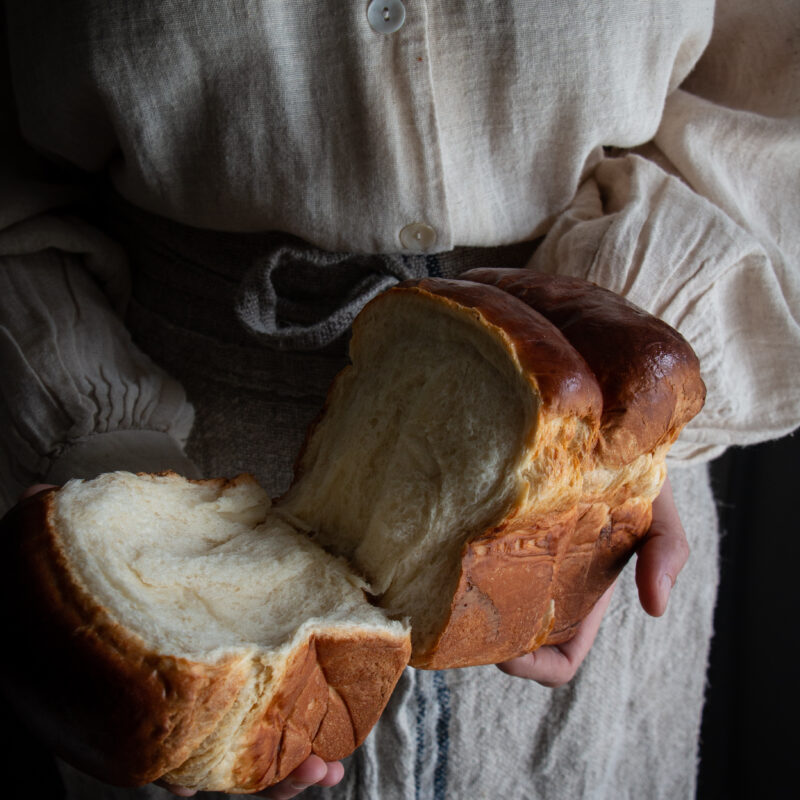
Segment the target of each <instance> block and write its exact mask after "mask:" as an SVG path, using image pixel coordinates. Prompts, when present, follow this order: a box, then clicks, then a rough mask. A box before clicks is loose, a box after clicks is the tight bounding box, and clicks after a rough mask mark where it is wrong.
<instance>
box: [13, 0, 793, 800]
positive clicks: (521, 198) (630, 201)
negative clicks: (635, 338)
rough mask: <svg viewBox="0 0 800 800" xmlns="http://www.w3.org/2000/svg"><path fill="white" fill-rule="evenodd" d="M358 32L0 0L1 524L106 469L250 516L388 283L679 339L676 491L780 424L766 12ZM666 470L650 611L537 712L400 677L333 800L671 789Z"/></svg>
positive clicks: (677, 658) (695, 651) (620, 13)
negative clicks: (365, 305) (580, 293)
mask: <svg viewBox="0 0 800 800" xmlns="http://www.w3.org/2000/svg"><path fill="white" fill-rule="evenodd" d="M366 5H367V4H366V2H361V1H360V0H359V1H358V2H339V0H320V2H316V3H313V4H308V3H289V2H278V1H277V0H257V2H250V1H248V2H245V0H232V2H229V3H215V2H211V0H200V1H198V2H191V3H189V2H185V1H183V0H170V2H156V0H142V2H138V3H136V4H130V3H122V2H120V1H119V0H112V1H111V2H108V1H106V2H99V0H75V2H71V3H53V2H47V1H46V0H6V2H5V13H6V22H7V29H8V50H9V54H8V59H7V61H8V65H9V66H10V75H9V77H8V81H3V82H0V103H2V105H3V108H2V112H0V129H1V130H0V164H2V173H0V177H1V178H2V183H0V365H2V371H3V372H2V374H3V381H2V382H0V504H2V507H3V508H6V507H8V506H10V505H11V504H12V503H13V502H14V501H15V499H16V497H17V496H18V494H19V492H20V491H21V490H22V489H24V488H25V487H26V486H28V485H29V484H31V483H33V482H35V481H39V480H42V479H44V480H52V481H56V482H60V481H62V480H64V479H65V478H67V477H70V476H73V477H81V476H89V475H93V474H96V473H98V472H102V471H105V470H109V469H124V468H128V469H136V470H139V469H145V470H159V469H164V468H166V467H170V466H172V467H173V468H175V469H177V470H178V471H181V472H184V473H186V474H204V475H221V474H231V473H232V472H235V471H238V470H248V471H252V472H255V473H256V474H257V475H258V477H259V478H260V479H261V480H262V481H264V483H265V485H266V486H267V487H268V488H269V489H270V491H273V492H277V491H280V490H281V487H284V486H285V484H286V481H287V479H288V474H289V472H288V470H289V466H290V463H291V461H292V459H293V458H294V455H295V453H296V448H297V447H299V442H300V439H301V438H302V432H303V431H304V429H305V425H306V423H307V422H308V421H309V420H310V419H312V418H313V416H314V415H315V413H316V410H317V409H318V408H319V405H320V403H321V398H322V393H323V392H324V387H325V386H327V383H328V381H329V379H330V377H332V375H333V374H335V372H336V370H337V369H338V368H339V366H340V365H341V364H342V363H343V362H344V358H345V355H344V343H345V341H346V326H347V321H348V320H349V319H350V318H351V317H352V314H353V313H354V312H355V311H356V310H357V308H358V307H359V304H360V303H361V302H363V301H364V300H365V299H366V298H367V297H368V296H369V295H370V293H371V292H373V291H376V290H377V289H379V288H382V287H383V286H385V285H388V284H389V283H390V282H391V281H392V280H396V279H398V278H400V277H403V276H405V275H406V274H407V273H409V272H410V274H415V275H416V274H443V275H449V274H455V273H456V272H457V271H459V270H460V269H462V268H464V269H466V268H468V267H471V266H517V265H522V264H527V265H528V266H530V267H531V268H533V269H537V270H540V271H545V272H555V273H561V274H571V275H578V276H581V277H585V278H588V279H590V280H594V281H596V282H597V283H600V284H601V285H604V286H606V287H607V288H610V289H613V290H615V291H617V292H620V293H621V294H623V295H625V296H627V297H629V298H630V299H632V300H633V301H634V302H636V303H638V304H639V305H641V306H643V307H644V308H646V309H647V310H649V311H651V312H653V313H655V314H656V315H658V316H661V317H663V318H664V319H665V320H666V321H667V322H669V323H671V324H672V325H674V326H675V327H676V328H678V329H679V330H680V331H681V332H682V333H683V334H684V336H686V338H687V339H688V340H689V341H690V342H691V344H692V345H693V347H694V348H695V350H696V351H697V353H698V356H699V357H700V361H701V365H702V370H703V377H704V379H705V381H706V383H707V386H708V390H709V391H708V400H707V404H706V407H705V409H704V410H703V412H701V414H700V415H699V416H698V417H697V419H696V420H695V421H694V422H692V423H691V424H690V425H689V426H688V428H687V429H686V430H685V431H684V434H683V435H682V436H681V438H680V440H679V441H678V443H677V444H676V446H675V447H674V448H673V451H672V457H671V463H672V464H673V465H674V464H675V463H678V462H682V463H683V464H686V465H691V464H702V462H704V461H707V460H708V459H710V458H713V457H714V456H715V455H718V454H719V453H721V452H722V451H723V450H724V448H725V447H727V446H729V445H731V444H747V443H750V442H756V441H760V440H763V439H767V438H772V437H776V436H779V435H782V434H784V433H786V432H788V431H790V430H792V429H793V428H795V427H796V426H797V425H798V424H799V423H800V373H798V370H797V369H796V368H795V365H796V364H797V362H798V358H799V357H800V326H799V325H798V309H800V302H798V301H800V296H799V295H800V269H798V260H800V223H798V221H797V213H796V210H797V208H798V207H800V60H798V55H797V53H798V51H797V47H796V42H797V40H798V37H800V12H798V8H797V4H796V3H794V2H792V0H769V2H765V3H760V4H758V6H757V8H754V7H751V6H752V4H748V3H745V2H744V0H720V2H719V3H717V5H716V8H715V7H714V4H713V3H711V2H697V0H654V2H650V3H641V2H638V0H617V1H616V2H613V3H612V2H610V0H600V1H597V0H594V1H591V2H590V0H568V2H556V0H542V2H536V3H534V2H530V3H527V2H526V3H519V2H517V3H511V2H509V0H497V1H496V2H492V3H474V2H466V0H461V1H460V2H459V0H450V1H449V2H440V1H436V0H429V1H428V2H424V0H408V1H407V2H406V3H405V5H406V10H407V15H406V22H405V24H404V25H403V26H402V27H401V28H400V29H399V30H398V31H397V32H395V33H393V34H391V35H383V34H378V33H376V32H375V31H374V30H373V29H372V28H371V26H370V25H369V23H368V20H367V18H366ZM5 62H6V59H5V58H4V59H3V68H5V67H6V63H5ZM11 87H13V92H12V88H11ZM12 94H13V96H12ZM20 134H21V135H20ZM54 165H55V166H54ZM113 196H118V197H119V198H121V200H120V201H119V202H117V201H116V200H114V201H110V200H109V197H113ZM414 223H424V224H425V225H427V226H429V227H430V229H432V231H433V233H434V241H433V243H432V244H430V246H428V247H426V248H425V249H424V251H419V250H418V249H413V250H409V249H406V248H404V246H403V241H404V239H403V238H402V237H401V232H402V231H403V230H404V229H407V226H408V225H411V224H414ZM405 241H406V242H407V241H408V240H407V239H405ZM279 252H282V253H288V254H289V258H288V259H286V260H280V263H277V262H275V261H274V258H275V255H276V253H279ZM331 254H338V255H337V256H336V257H335V258H334V257H332V256H331ZM269 264H272V267H270V266H269ZM131 293H132V294H131ZM131 297H132V299H131ZM237 309H238V312H237ZM298 328H299V329H300V330H297V329H298ZM287 329H288V332H289V341H288V342H287V348H286V349H280V348H279V347H277V348H276V342H275V337H274V335H273V334H275V333H276V332H277V333H278V334H280V335H283V334H286V333H287ZM342 331H344V333H342ZM253 332H255V334H254V333H253ZM131 333H133V338H132V337H131ZM322 334H324V335H322ZM297 335H299V337H300V338H299V339H298V338H297ZM293 337H294V338H293ZM298 345H300V346H302V347H304V348H307V349H304V351H303V352H302V353H300V352H298V351H297V350H295V349H293V348H294V347H296V346H298ZM673 472H674V476H675V477H674V482H675V484H676V487H675V488H676V494H677V495H678V500H679V507H680V510H681V513H682V518H683V520H684V523H685V524H686V526H687V529H688V532H689V536H690V541H691V543H692V545H693V547H694V555H693V558H692V561H691V562H690V565H689V567H687V570H686V571H685V572H684V573H682V578H681V588H682V587H683V586H685V587H686V594H685V595H683V599H682V600H681V599H679V598H681V596H682V595H681V593H680V592H677V590H676V592H677V593H676V594H675V597H674V598H673V601H672V604H671V608H670V612H669V615H668V618H667V619H665V620H660V621H652V620H647V619H646V618H645V617H644V614H643V612H641V610H640V609H638V604H637V601H636V598H635V593H634V589H633V582H632V576H631V574H630V573H631V570H627V571H626V573H625V575H624V576H623V578H622V581H621V583H620V586H619V588H618V590H617V592H616V595H615V598H614V600H613V605H612V608H611V610H610V612H609V616H610V618H613V624H611V622H610V620H607V621H606V623H607V624H604V626H603V629H602V631H601V636H600V638H599V640H598V642H597V643H596V645H595V646H594V648H593V649H592V653H591V654H590V658H589V660H587V663H586V664H585V665H584V668H582V670H581V673H580V674H579V676H578V678H577V679H576V681H574V682H573V683H571V684H570V686H568V687H566V688H565V689H562V690H558V691H556V692H550V691H549V690H545V689H542V688H541V687H538V686H535V685H528V684H525V683H524V682H522V681H515V680H513V679H510V678H507V677H506V676H503V675H500V674H498V673H497V671H496V670H492V669H487V670H468V671H462V672H453V673H444V674H441V675H436V674H428V673H420V672H413V671H409V672H408V673H407V675H406V676H405V677H404V679H403V683H402V685H401V687H400V689H399V691H398V693H397V695H396V696H395V698H394V699H393V701H392V703H393V705H392V708H391V710H390V713H389V714H388V715H387V716H386V719H385V720H383V721H382V722H381V723H380V726H379V729H378V730H377V731H376V732H375V734H374V736H372V737H371V738H370V740H369V741H368V742H367V744H366V745H365V746H364V747H363V748H362V749H361V750H360V751H359V752H358V753H357V754H356V755H355V756H354V757H353V759H351V765H350V768H349V770H348V774H347V778H346V782H345V785H344V786H343V787H342V788H341V789H339V790H335V791H334V792H329V793H328V794H333V795H334V796H336V792H338V793H339V794H341V795H342V796H346V797H376V796H378V797H381V798H384V797H386V798H391V797H403V798H406V797H412V796H413V797H415V798H417V797H467V796H470V797H472V796H478V797H480V796H482V794H481V793H484V794H485V796H496V795H497V794H500V793H506V794H508V795H509V796H515V797H522V798H527V797H545V798H550V797H570V798H572V797H576V796H585V797H598V798H602V797H619V796H631V797H634V796H636V797H641V796H646V797H678V796H689V795H691V793H692V791H693V789H692V787H693V781H694V777H693V776H694V769H695V758H696V738H697V737H696V734H697V725H698V724H699V714H700V707H701V703H702V682H703V669H704V664H705V657H706V653H707V646H708V639H709V636H710V624H711V610H712V607H713V591H714V585H715V575H716V567H715V555H714V553H715V547H716V540H715V537H714V532H715V523H714V517H713V507H712V504H711V500H710V494H709V492H708V488H707V482H706V481H705V479H704V471H703V467H702V466H693V467H687V469H686V470H673ZM626 587H627V588H626ZM598 697H602V698H609V700H608V703H609V706H608V707H606V706H605V702H606V701H605V700H604V699H603V700H598ZM598 704H599V705H598ZM509 707H511V708H512V709H513V710H512V711H509V712H508V714H509V717H508V719H507V720H505V721H504V720H503V719H502V717H503V715H504V714H505V713H506V711H505V709H507V708H509ZM592 721H595V722H597V723H598V724H600V723H603V722H604V725H605V726H604V727H601V728H598V729H597V730H601V731H602V736H600V735H599V734H597V735H594V736H592V734H591V731H592V730H595V729H593V728H592V727H591V724H592ZM412 722H413V723H414V725H412ZM673 723H674V728H673V727H671V726H672V725H673ZM673 731H674V732H673ZM604 737H605V738H604ZM606 738H607V741H606ZM598 739H602V740H603V741H602V742H600V741H598ZM478 767H481V768H482V769H483V772H482V771H481V770H479V769H478ZM65 770H67V773H68V774H69V775H70V778H69V783H70V786H71V787H73V788H72V789H71V791H72V792H73V795H72V796H75V797H86V798H91V797H94V796H108V797H116V796H117V794H115V790H112V789H108V788H102V787H99V786H93V788H92V789H91V790H90V789H88V788H81V787H85V786H86V784H85V783H83V782H84V781H86V780H87V779H84V778H82V777H80V778H79V777H77V776H75V775H74V774H72V773H71V772H70V771H69V770H68V769H67V768H65ZM89 783H91V782H89ZM141 791H144V792H149V791H151V790H150V789H147V790H141ZM159 791H161V790H158V789H155V788H154V789H152V792H156V793H157V792H159ZM90 792H93V793H94V794H92V793H90ZM437 792H438V794H437ZM119 796H125V795H124V794H122V795H119Z"/></svg>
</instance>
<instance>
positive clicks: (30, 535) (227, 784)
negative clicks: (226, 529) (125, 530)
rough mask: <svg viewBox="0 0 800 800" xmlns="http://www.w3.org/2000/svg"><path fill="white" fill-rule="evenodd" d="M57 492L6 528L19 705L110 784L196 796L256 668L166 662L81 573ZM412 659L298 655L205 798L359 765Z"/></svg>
mask: <svg viewBox="0 0 800 800" xmlns="http://www.w3.org/2000/svg"><path fill="white" fill-rule="evenodd" d="M219 482H220V481H214V483H219ZM221 482H222V483H225V481H221ZM55 492H56V490H48V491H46V492H43V493H40V494H38V495H36V496H34V497H33V498H30V499H29V500H28V501H25V502H23V503H22V504H20V505H19V506H17V507H16V508H15V509H13V510H12V511H11V512H10V513H9V514H8V515H6V517H5V518H4V520H3V522H2V535H0V548H2V552H3V555H4V556H5V557H6V561H7V562H8V561H9V560H10V561H11V563H13V564H14V565H15V569H14V571H13V575H10V576H7V578H8V579H7V580H5V581H4V582H3V583H2V591H3V594H4V597H3V600H4V602H3V616H4V619H3V622H4V623H5V627H6V630H7V631H8V632H9V633H10V634H11V635H12V636H13V640H14V642H15V645H16V646H18V647H19V648H20V649H19V652H21V653H24V654H25V658H24V659H4V661H3V670H2V671H3V674H4V678H5V682H6V685H7V686H10V687H13V691H12V692H11V693H10V694H9V697H10V700H11V702H12V704H13V705H14V707H15V709H16V711H17V713H18V714H19V715H20V717H21V718H23V719H24V720H25V721H26V722H27V723H29V725H30V727H31V728H32V730H33V731H34V732H35V733H36V734H37V735H38V736H39V738H40V739H41V740H42V741H43V742H44V743H45V744H46V745H48V746H49V747H50V748H52V750H53V751H54V752H55V753H57V754H58V755H59V756H61V757H62V758H64V759H65V760H66V761H68V762H69V763H71V764H73V765H74V766H76V767H77V768H78V769H81V770H83V771H84V772H87V773H88V774H91V775H93V776H95V777H97V778H98V779H100V780H102V781H105V782H107V783H111V784H114V785H119V786H137V785H142V784H145V783H149V782H151V781H154V780H156V779H159V778H162V777H164V776H170V777H172V778H173V781H174V782H177V781H176V780H175V779H176V778H179V779H180V780H181V781H182V782H183V783H184V784H185V785H189V786H191V785H192V775H191V774H190V773H188V772H187V771H186V770H185V769H184V770H182V769H181V765H183V764H184V763H185V762H186V761H187V759H188V758H189V757H190V756H191V754H192V753H193V751H194V750H195V749H196V748H197V747H198V746H199V745H201V744H202V742H203V741H204V740H205V739H206V737H207V736H208V735H209V734H211V733H212V732H213V731H214V729H215V727H216V726H217V725H218V724H219V722H220V721H221V720H222V719H223V718H224V716H225V714H226V713H227V712H228V711H229V710H230V709H231V708H232V706H233V705H234V703H235V702H236V700H237V698H238V697H239V694H240V692H241V691H242V690H243V688H244V687H245V684H246V679H247V675H248V672H249V668H250V667H249V658H248V657H242V656H236V655H232V656H230V657H224V658H222V659H221V660H219V661H218V662H216V663H213V664H209V663H201V662H195V661H191V660H188V659H185V658H180V657H174V656H170V655H163V654H160V653H157V652H153V651H152V650H150V649H148V648H147V647H146V646H145V645H144V643H143V642H142V640H141V639H140V638H139V637H138V636H136V635H135V634H132V633H131V632H129V631H127V630H126V629H125V628H124V627H123V626H122V625H121V624H119V623H118V622H117V621H116V620H114V619H113V618H112V617H111V616H110V615H109V614H108V612H107V611H106V610H105V609H104V608H103V607H102V606H100V605H99V604H98V603H97V602H95V601H94V600H93V599H92V597H91V596H90V595H89V594H88V593H87V592H86V591H85V590H84V588H83V587H82V586H81V585H80V583H79V581H77V580H76V579H75V577H74V574H73V570H72V568H71V566H70V564H69V563H68V561H67V557H66V555H65V553H64V550H63V547H62V546H61V544H60V541H59V536H58V531H57V530H56V528H55V526H54V524H53V508H54V496H55ZM409 651H410V645H409V643H408V641H407V640H406V639H403V638H401V637H398V638H394V637H391V636H388V635H386V636H383V635H380V634H379V633H375V632H367V631H364V632H359V634H358V635H357V636H356V635H353V632H352V631H349V632H346V633H344V634H343V632H337V631H333V632H332V633H331V635H316V636H312V637H310V639H309V640H308V641H306V642H305V643H304V644H303V645H301V646H299V647H297V648H296V650H295V652H294V653H292V655H291V656H290V658H289V663H288V665H287V668H286V669H285V670H284V672H283V675H282V677H281V683H280V685H279V687H278V688H277V689H276V691H275V692H274V693H273V694H272V696H271V699H270V700H269V702H268V703H266V705H265V707H264V709H263V713H259V714H257V715H255V720H254V722H253V723H252V725H251V729H250V730H249V731H248V732H247V735H246V736H245V737H244V740H245V742H246V746H244V747H242V748H241V750H240V752H238V753H236V754H235V758H234V759H232V761H231V765H230V769H229V773H228V774H227V775H224V776H223V777H222V780H221V783H220V785H216V786H206V787H204V788H209V789H218V790H224V791H228V792H233V793H240V792H254V791H259V790H260V789H262V788H264V787H265V786H269V785H271V784H273V783H276V782H277V781H279V780H282V779H283V778H284V777H286V775H288V774H289V773H290V772H291V771H292V770H293V769H294V768H295V767H296V766H298V764H300V763H301V762H302V761H303V760H304V759H305V758H306V757H307V756H308V755H309V754H311V753H312V752H316V753H319V754H320V755H322V756H323V757H324V758H326V759H338V758H343V757H344V756H346V755H348V754H349V753H350V752H352V750H353V749H354V748H355V747H357V746H358V745H359V744H360V743H361V742H362V741H363V739H364V737H365V736H366V734H367V733H368V731H369V729H370V728H371V727H372V725H374V723H375V722H376V721H377V719H378V717H379V716H380V714H381V712H382V711H383V708H384V706H385V704H386V702H387V701H388V699H389V696H390V694H391V691H392V689H393V687H394V685H395V683H396V681H397V680H398V678H399V676H400V674H401V673H402V671H403V669H404V667H405V665H406V663H407V661H408V657H409Z"/></svg>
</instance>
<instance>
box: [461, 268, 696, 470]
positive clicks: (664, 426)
mask: <svg viewBox="0 0 800 800" xmlns="http://www.w3.org/2000/svg"><path fill="white" fill-rule="evenodd" d="M462 278H463V279H464V280H470V281H475V282H478V283H482V284H485V285H487V286H496V287H498V288H500V289H502V290H503V291H506V292H508V293H509V294H512V295H513V296H514V297H516V298H518V299H520V300H522V301H523V302H525V303H527V304H528V305H530V307H531V308H534V309H536V310H537V311H538V312H539V313H540V314H542V315H543V316H544V317H546V318H547V319H549V320H550V321H551V322H552V323H553V324H554V325H555V326H556V327H557V328H558V329H559V330H560V331H561V332H562V333H563V334H564V336H565V337H566V338H567V339H568V340H569V341H570V343H571V344H572V345H573V346H574V348H575V349H576V350H577V351H578V352H579V353H580V354H581V355H582V356H583V357H584V358H585V359H586V362H587V363H588V364H589V366H590V368H591V369H592V371H593V372H594V374H595V375H596V376H597V380H598V382H599V383H600V386H601V388H602V392H603V421H602V426H601V438H600V442H599V443H598V455H599V456H600V458H601V459H602V461H603V462H604V463H605V464H606V465H608V466H621V465H623V464H626V463H628V462H630V461H632V460H633V459H635V458H636V457H637V456H639V455H640V454H641V453H647V452H652V451H653V450H655V449H656V448H657V447H660V446H662V445H664V444H671V443H672V442H674V441H675V439H676V438H677V436H678V433H679V432H680V430H681V429H682V428H683V426H684V425H685V424H686V423H687V422H688V421H689V420H690V419H692V417H694V416H695V415H696V414H697V413H698V412H699V410H700V409H701V408H702V405H703V402H704V399H705V385H704V384H703V381H702V379H701V377H700V365H699V362H698V360H697V356H696V355H695V353H694V351H693V350H692V348H691V347H690V346H689V344H688V343H687V342H686V340H685V339H684V338H683V337H682V336H681V335H680V334H679V333H678V332H677V331H676V330H674V329H673V328H671V327H670V326H669V325H667V324H666V323H665V322H663V321H662V320H659V319H657V318H656V317H654V316H652V315H651V314H648V313H647V312H645V311H643V310H642V309H640V308H637V307H636V306H634V305H633V304H632V303H630V302H628V301H627V300H625V298H623V297H620V296H619V295H617V294H614V293H613V292H610V291H608V290H607V289H603V288H602V287H600V286H597V285H596V284H593V283H590V282H589V281H584V280H580V279H579V278H570V277H564V276H560V275H543V274H540V273H536V272H533V271H532V270H528V269H475V270H470V271H468V272H466V273H464V275H463V276H462Z"/></svg>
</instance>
